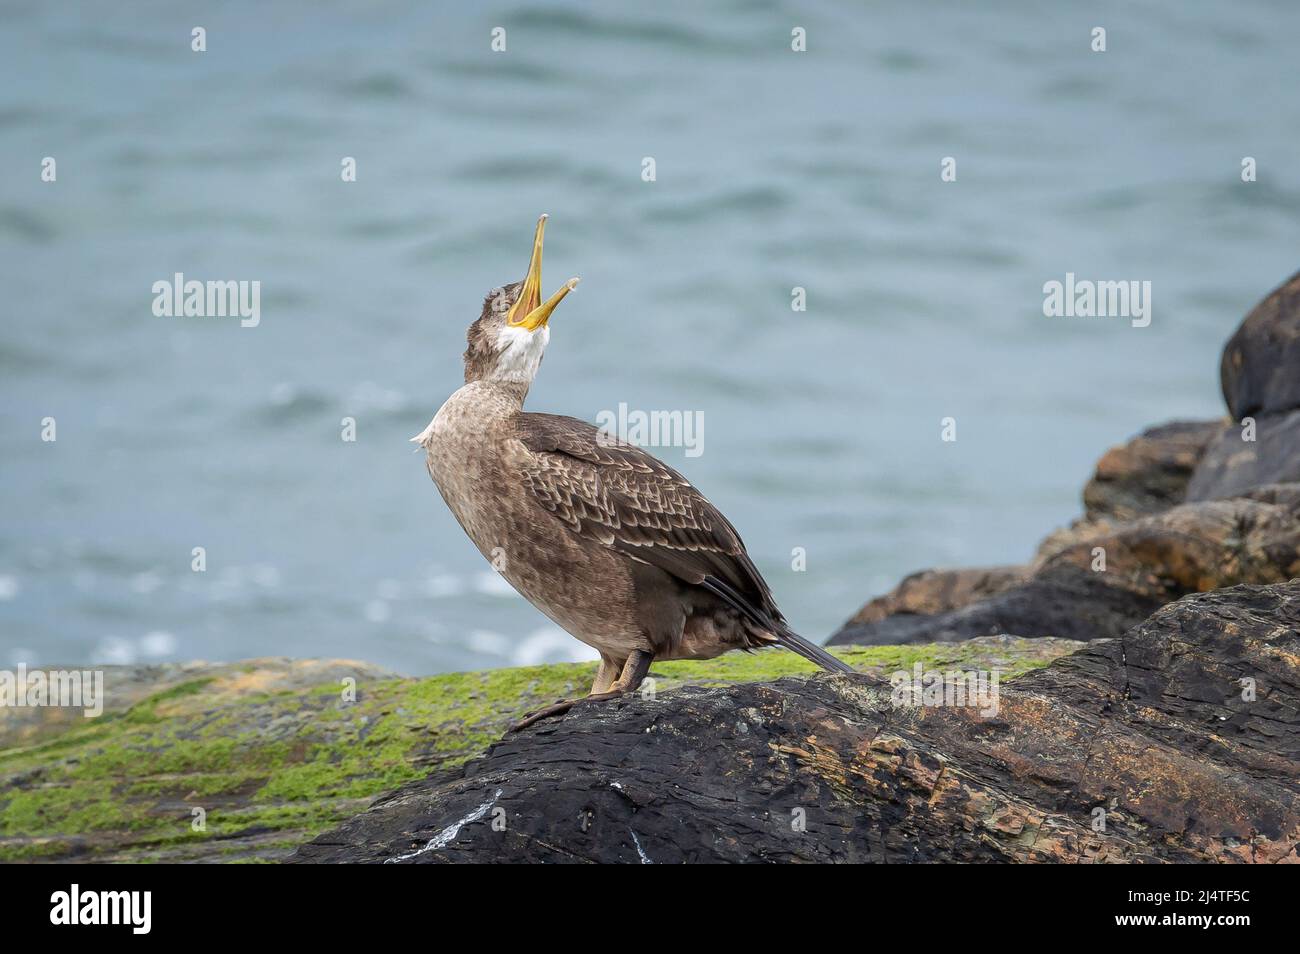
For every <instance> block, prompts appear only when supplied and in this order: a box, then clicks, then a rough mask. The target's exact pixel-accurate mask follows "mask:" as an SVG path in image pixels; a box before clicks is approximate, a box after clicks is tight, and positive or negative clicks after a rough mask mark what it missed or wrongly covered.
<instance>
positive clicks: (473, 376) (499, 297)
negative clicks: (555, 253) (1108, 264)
mask: <svg viewBox="0 0 1300 954" xmlns="http://www.w3.org/2000/svg"><path fill="white" fill-rule="evenodd" d="M545 231H546V216H545V215H543V216H542V217H541V218H540V219H538V220H537V232H536V234H535V235H534V236H533V256H532V258H531V259H530V260H529V262H528V273H527V274H526V275H525V276H524V280H523V281H520V282H515V283H514V284H511V285H506V286H504V287H502V288H495V289H493V290H492V291H491V292H489V293H488V296H487V298H485V299H483V313H482V314H481V315H479V318H478V320H477V321H476V322H474V324H472V325H470V326H469V333H468V334H467V335H466V339H467V340H468V342H469V347H467V348H466V349H465V383H466V384H468V383H470V382H471V381H495V382H501V383H508V384H523V385H524V386H525V387H527V386H528V385H529V384H531V383H532V381H533V378H534V377H535V376H536V374H537V368H538V365H540V364H541V363H542V354H543V353H544V352H545V351H546V344H547V342H548V341H550V340H551V329H550V327H549V322H550V320H551V312H553V311H554V310H555V306H556V305H558V304H559V303H560V301H561V300H562V299H563V298H564V296H565V295H567V294H568V293H569V292H571V291H573V289H574V287H575V286H576V285H577V284H578V280H577V279H576V278H570V279H569V280H568V281H567V282H565V283H564V284H563V285H561V286H560V290H559V291H557V292H556V293H555V294H554V295H552V296H551V297H550V298H548V299H546V301H542V235H543V233H544V232H545Z"/></svg>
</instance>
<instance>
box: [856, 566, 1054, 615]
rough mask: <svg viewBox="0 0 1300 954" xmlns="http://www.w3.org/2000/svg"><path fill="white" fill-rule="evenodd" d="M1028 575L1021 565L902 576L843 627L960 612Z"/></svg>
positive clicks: (1027, 571) (925, 571)
mask: <svg viewBox="0 0 1300 954" xmlns="http://www.w3.org/2000/svg"><path fill="white" fill-rule="evenodd" d="M1028 575H1029V570H1028V568H1027V567H1023V566H990V567H976V568H974V569H956V570H921V571H920V572H919V573H913V574H911V575H910V576H905V577H903V581H902V582H901V583H899V584H898V586H896V587H895V588H894V589H893V590H892V591H891V592H889V593H886V594H885V595H884V596H878V597H876V598H875V599H874V600H871V601H870V602H869V603H867V604H866V605H865V606H863V607H862V609H860V610H858V611H857V613H855V614H854V615H853V618H852V619H850V620H849V621H848V623H846V624H845V625H846V626H849V625H854V624H866V623H878V622H880V621H881V620H884V619H886V618H888V617H891V616H896V615H898V614H903V613H906V614H921V615H925V616H932V615H934V614H935V613H943V612H947V611H948V610H954V609H960V608H961V607H963V606H967V605H969V604H970V603H973V602H975V601H976V600H978V599H982V598H984V597H986V596H992V595H994V594H995V593H1001V592H1002V591H1003V590H1005V589H1007V588H1008V587H1011V586H1014V585H1015V584H1017V583H1023V582H1024V580H1025V578H1026V577H1027V576H1028Z"/></svg>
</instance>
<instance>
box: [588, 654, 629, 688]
mask: <svg viewBox="0 0 1300 954" xmlns="http://www.w3.org/2000/svg"><path fill="white" fill-rule="evenodd" d="M622 668H623V667H622V666H621V665H619V663H618V662H616V661H615V660H614V659H612V658H610V657H609V656H606V655H605V654H604V653H601V654H600V668H599V669H597V670H596V681H595V682H593V683H592V684H591V693H590V694H591V695H595V694H596V693H597V692H605V691H606V690H607V689H609V687H610V686H612V685H613V684H614V680H615V679H617V678H618V676H619V673H620V672H621V671H622Z"/></svg>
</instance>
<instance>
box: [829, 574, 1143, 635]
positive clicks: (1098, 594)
mask: <svg viewBox="0 0 1300 954" xmlns="http://www.w3.org/2000/svg"><path fill="white" fill-rule="evenodd" d="M1166 602H1168V601H1167V600H1162V599H1157V598H1153V597H1150V596H1145V595H1143V594H1139V593H1134V592H1131V591H1129V590H1126V589H1124V588H1122V587H1118V586H1114V585H1112V584H1111V581H1110V580H1108V579H1107V578H1105V577H1104V576H1103V575H1102V574H1099V573H1092V572H1090V571H1088V570H1079V569H1076V568H1075V567H1072V566H1064V567H1049V568H1045V569H1044V570H1043V571H1041V572H1039V573H1038V574H1036V575H1035V576H1033V577H1032V578H1030V579H1027V580H1025V581H1024V582H1022V583H1019V584H1016V585H1013V586H1011V587H1009V588H1008V589H1005V590H1003V591H1001V592H999V593H996V594H994V595H993V596H990V597H987V598H984V599H979V600H976V601H975V602H973V603H971V604H969V605H967V606H963V607H960V608H958V609H955V610H951V611H949V612H946V613H935V614H933V615H921V614H917V613H900V614H898V615H895V616H890V617H887V618H885V619H882V620H879V621H878V622H875V623H854V622H849V623H846V624H845V625H844V626H843V627H842V628H841V629H840V630H839V631H838V632H836V633H835V634H834V635H833V636H831V638H830V640H828V642H827V645H830V646H840V645H846V644H850V645H855V646H885V645H895V644H904V643H929V642H944V643H948V642H957V641H959V640H964V639H971V638H973V637H976V636H990V635H993V634H998V633H1009V634H1012V635H1016V636H1058V637H1060V638H1062V639H1081V640H1088V639H1100V638H1103V637H1110V636H1117V635H1119V634H1120V633H1122V632H1124V631H1125V630H1126V629H1128V628H1129V627H1130V626H1133V625H1135V624H1137V623H1140V622H1141V621H1142V620H1144V619H1146V618H1147V617H1148V616H1150V615H1151V613H1153V612H1154V611H1155V610H1156V609H1158V608H1159V607H1161V606H1163V605H1164V604H1165V603H1166Z"/></svg>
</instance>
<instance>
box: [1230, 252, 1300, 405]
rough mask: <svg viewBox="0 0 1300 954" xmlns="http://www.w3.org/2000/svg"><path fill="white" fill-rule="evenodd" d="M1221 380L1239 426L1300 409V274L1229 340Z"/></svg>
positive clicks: (1271, 295) (1273, 294)
mask: <svg viewBox="0 0 1300 954" xmlns="http://www.w3.org/2000/svg"><path fill="white" fill-rule="evenodd" d="M1219 378H1220V381H1221V383H1222V385H1223V399H1224V400H1225V401H1227V402H1228V412H1229V413H1230V414H1231V416H1232V418H1233V420H1234V421H1240V420H1241V419H1242V418H1243V417H1252V416H1256V415H1259V414H1272V413H1276V412H1279V411H1293V410H1296V409H1298V408H1300V272H1297V273H1296V274H1294V275H1292V276H1291V277H1290V278H1289V279H1287V281H1286V282H1285V283H1284V284H1282V285H1281V286H1280V287H1278V288H1276V289H1274V290H1273V291H1272V292H1270V293H1269V294H1268V297H1266V298H1265V299H1264V300H1263V301H1261V302H1260V303H1259V304H1258V305H1256V306H1255V308H1254V309H1253V310H1252V311H1251V313H1250V314H1249V315H1247V316H1246V320H1245V321H1243V322H1242V323H1241V327H1239V328H1238V329H1237V331H1236V333H1235V334H1234V335H1233V336H1232V337H1231V338H1229V339H1228V343H1227V345H1226V346H1225V347H1224V349H1223V359H1222V360H1221V361H1220V363H1219Z"/></svg>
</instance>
